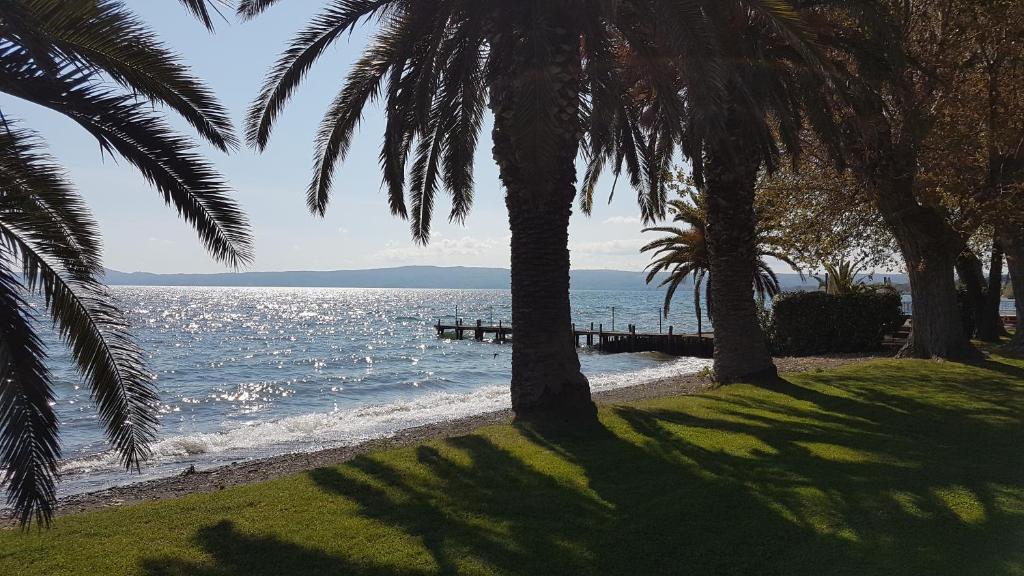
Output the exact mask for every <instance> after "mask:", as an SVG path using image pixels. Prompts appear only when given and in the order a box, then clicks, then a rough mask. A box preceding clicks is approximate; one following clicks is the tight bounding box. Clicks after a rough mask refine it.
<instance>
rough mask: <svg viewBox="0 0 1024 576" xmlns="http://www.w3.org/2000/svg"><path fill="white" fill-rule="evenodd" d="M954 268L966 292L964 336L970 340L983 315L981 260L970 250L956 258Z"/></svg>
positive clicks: (983, 295) (983, 294) (983, 289)
mask: <svg viewBox="0 0 1024 576" xmlns="http://www.w3.org/2000/svg"><path fill="white" fill-rule="evenodd" d="M955 268H956V275H957V276H959V277H960V282H961V283H963V285H964V290H965V291H966V292H967V313H968V314H969V315H970V319H969V321H966V322H965V326H964V328H965V334H964V335H965V336H967V337H968V338H970V337H972V336H974V335H975V333H976V331H977V330H978V322H979V321H980V320H981V317H982V316H983V315H984V313H985V274H984V272H983V271H982V268H981V259H979V258H978V257H977V256H976V255H975V254H974V252H972V251H971V249H970V248H966V249H965V250H964V251H963V252H961V253H960V255H959V256H957V259H956V263H955Z"/></svg>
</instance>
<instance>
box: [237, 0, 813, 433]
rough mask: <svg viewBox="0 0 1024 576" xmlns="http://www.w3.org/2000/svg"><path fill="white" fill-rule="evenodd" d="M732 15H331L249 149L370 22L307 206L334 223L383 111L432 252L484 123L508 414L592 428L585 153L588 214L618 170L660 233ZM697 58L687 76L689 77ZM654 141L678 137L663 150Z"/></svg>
mask: <svg viewBox="0 0 1024 576" xmlns="http://www.w3.org/2000/svg"><path fill="white" fill-rule="evenodd" d="M276 3H277V0H243V1H242V2H241V3H240V5H239V11H240V13H241V15H242V16H243V17H253V16H256V15H257V14H259V13H261V12H262V11H264V10H265V9H267V8H268V7H269V6H271V5H273V4H276ZM723 4H727V5H729V6H734V7H739V6H748V3H746V2H740V1H739V0H736V1H731V2H721V1H719V0H714V1H713V0H693V1H690V2H677V1H675V0H671V1H670V0H617V1H610V0H518V1H515V2H510V1H508V0H432V1H413V0H333V1H332V2H329V4H328V7H327V8H326V9H325V10H324V11H323V12H322V13H321V14H320V15H319V16H317V17H316V18H315V19H314V20H313V21H312V23H311V24H310V25H309V26H308V27H307V28H306V29H305V30H304V31H302V32H300V33H299V34H298V35H297V36H296V37H295V38H294V40H293V41H292V43H291V45H290V46H289V47H288V48H287V49H286V50H285V52H284V53H283V54H282V56H281V57H280V59H279V60H278V62H277V64H276V65H275V66H274V68H273V70H272V71H271V73H270V76H269V78H268V81H267V83H266V84H265V86H264V89H263V91H262V92H261V94H260V95H259V97H258V98H257V100H256V102H255V103H254V105H253V107H252V109H251V111H250V114H249V119H248V130H247V137H248V140H249V142H250V143H251V144H253V145H255V146H256V147H257V148H258V149H261V150H262V149H263V148H264V147H265V146H266V144H267V141H268V139H269V137H270V133H271V130H272V128H273V125H274V123H275V120H276V119H277V117H278V114H279V112H280V111H281V109H282V107H283V106H284V105H285V103H286V102H287V100H288V99H289V97H290V96H291V95H292V93H293V91H294V90H295V88H296V86H297V85H298V84H299V83H300V82H301V81H302V79H303V77H304V75H305V73H306V72H307V71H308V70H309V68H310V66H312V64H313V63H314V62H315V61H316V60H317V58H318V57H319V56H320V55H321V54H322V53H323V51H324V50H325V49H326V48H327V47H328V46H329V45H331V44H332V43H333V42H334V41H335V40H337V39H338V38H340V37H342V36H343V35H344V34H345V32H347V31H349V30H351V29H352V28H353V27H355V26H356V25H357V24H358V23H359V22H360V21H363V20H364V19H369V20H373V21H375V22H376V25H377V28H378V31H377V34H376V36H375V38H374V39H373V40H372V42H371V44H370V45H369V47H367V48H366V50H365V52H364V54H363V57H362V58H361V59H360V60H359V61H358V62H357V63H356V65H355V67H354V68H353V69H352V70H351V72H350V73H349V75H348V78H347V81H346V82H345V83H344V85H343V87H342V88H341V90H340V92H339V93H338V96H337V97H336V99H335V100H334V102H333V103H332V104H331V105H330V107H329V108H328V110H327V113H326V114H325V116H324V119H323V122H322V124H321V129H320V132H319V135H318V137H317V151H316V155H315V168H314V176H313V180H312V182H311V184H310V186H309V189H308V194H307V201H308V204H309V207H310V209H311V210H312V211H313V212H314V213H316V214H323V213H324V211H325V210H326V208H327V203H328V199H329V193H330V191H331V188H332V184H333V176H334V169H335V166H336V164H337V163H338V162H339V161H342V160H344V158H345V155H346V153H347V152H348V150H349V147H350V145H351V143H352V136H353V133H354V130H355V128H356V126H358V124H359V122H360V119H361V117H362V113H363V109H364V108H365V107H366V105H367V104H368V103H371V102H375V101H377V100H383V103H384V109H385V112H386V116H387V118H386V128H385V133H384V144H383V148H382V150H381V154H380V160H381V165H382V171H383V175H384V185H385V187H386V188H387V191H388V197H389V200H390V206H391V211H392V213H393V214H395V215H398V216H400V217H403V218H408V219H409V220H410V222H411V225H412V234H413V237H414V238H415V239H416V240H417V241H419V242H424V243H425V242H427V241H428V240H429V237H430V221H431V218H432V215H433V211H434V201H435V197H436V195H437V191H438V188H439V187H441V186H442V185H443V186H444V188H446V189H447V191H448V193H449V194H450V196H451V201H452V210H451V212H450V214H449V218H450V219H451V220H453V221H462V220H463V219H464V218H465V217H466V214H467V212H468V210H469V208H470V205H471V204H472V200H473V156H474V151H475V150H476V148H477V145H478V137H479V133H480V129H481V126H482V124H483V120H484V115H485V109H486V108H487V107H488V106H489V108H490V110H491V112H492V113H493V116H494V128H493V130H492V133H491V136H492V140H493V148H492V151H493V156H494V159H495V161H496V163H497V165H498V168H499V175H500V178H501V182H502V184H503V185H504V188H505V203H506V207H507V209H508V216H509V225H510V228H511V232H512V240H511V264H512V317H513V322H514V323H515V330H516V338H515V344H514V346H513V354H512V405H513V409H514V410H515V412H516V415H517V417H518V418H534V417H537V416H541V415H554V416H556V417H557V418H559V419H561V418H563V417H569V416H582V417H585V418H593V416H594V413H595V410H594V406H593V403H592V401H591V399H590V390H589V384H588V382H587V379H586V378H585V377H584V376H583V375H582V373H581V372H580V364H579V359H578V357H577V355H576V350H575V347H574V345H573V339H572V335H571V333H570V331H571V320H570V314H569V250H568V223H569V216H570V214H571V210H572V203H573V200H574V198H575V196H576V189H575V183H576V167H575V161H576V158H577V155H578V154H579V152H580V150H581V147H582V148H583V151H584V152H585V153H586V154H588V155H590V156H591V157H592V158H594V159H595V164H597V165H599V166H597V167H596V168H595V167H594V166H592V170H591V171H590V172H589V173H588V177H587V179H586V182H585V185H584V188H585V191H584V194H583V198H584V204H585V205H586V201H587V198H588V196H589V194H590V193H591V192H592V189H593V183H594V181H596V177H597V175H599V174H600V173H601V172H602V168H603V167H604V166H606V165H607V162H606V161H607V160H611V166H612V169H613V171H614V172H615V173H616V174H618V173H620V172H621V171H622V169H623V167H624V166H625V169H626V172H627V173H628V175H629V177H630V182H631V184H633V186H634V187H635V188H636V189H637V190H639V191H640V193H639V194H638V196H639V199H640V206H641V211H642V214H643V217H644V219H645V220H646V221H648V222H651V221H653V220H654V219H657V218H660V217H662V216H663V215H664V209H665V208H664V206H665V200H666V198H665V196H666V192H665V187H664V184H663V179H662V178H661V174H662V172H663V169H664V168H665V161H664V159H663V156H662V155H661V154H659V152H661V151H662V150H664V149H665V148H666V147H667V145H668V144H670V143H672V142H678V140H679V139H680V138H679V137H680V136H681V133H682V127H683V126H684V120H685V115H684V113H683V112H684V109H685V99H686V97H691V96H692V95H700V96H701V97H703V98H706V99H708V100H709V101H715V100H716V99H719V98H720V96H721V95H722V94H723V93H724V85H723V84H722V83H721V82H719V81H717V80H716V76H717V74H718V71H719V70H720V69H721V67H720V66H718V65H717V63H718V62H719V60H720V58H719V54H718V51H717V49H716V46H717V45H718V43H719V40H718V39H717V38H718V30H719V28H720V26H721V24H722V22H721V21H720V19H718V17H717V16H715V14H717V13H718V12H720V10H721V9H720V8H719V7H720V6H721V5H723ZM754 4H756V7H754V8H750V10H752V11H756V12H757V13H758V14H759V18H760V19H761V21H762V22H765V23H766V25H768V24H769V23H770V24H771V25H772V26H774V27H775V29H778V30H783V31H789V32H792V31H793V29H794V26H793V23H792V22H791V21H790V19H789V18H788V15H789V13H788V11H787V10H786V9H785V8H784V7H783V3H781V2H770V3H761V2H757V3H754ZM655 23H656V24H657V25H656V26H655ZM684 56H685V57H686V58H685V59H686V62H688V65H687V66H685V67H680V66H679V65H678V63H679V62H680V61H682V60H683V57H684ZM637 70H642V72H641V75H642V76H643V77H644V78H645V81H646V82H647V83H648V84H649V85H650V86H653V87H655V88H658V89H659V90H656V91H655V92H654V93H653V96H652V97H651V98H652V99H653V100H654V103H655V105H656V106H657V107H658V109H659V112H658V113H657V114H656V115H654V116H652V117H649V118H640V117H638V116H636V115H635V114H634V113H633V111H634V107H633V104H632V102H633V100H634V98H635V96H636V94H635V92H634V91H633V89H632V86H633V79H634V77H635V76H637ZM680 79H682V80H683V81H686V82H685V83H686V85H687V86H689V87H690V88H691V90H690V91H689V92H687V94H682V93H680V92H679V91H678V90H677V89H676V88H677V87H678V85H679V82H680ZM661 88H664V89H661ZM657 131H661V132H668V133H669V134H670V135H671V137H669V138H665V139H660V140H659V139H658V138H656V137H653V136H654V135H655V134H656V133H657ZM659 142H660V143H661V144H659ZM410 156H412V158H411V166H410V165H409V163H410ZM407 171H408V172H410V173H411V177H410V178H409V182H407V181H406V173H407ZM407 184H408V186H407ZM407 189H408V196H409V200H410V202H409V204H410V205H408V206H407V204H406V198H405V194H406V190H407Z"/></svg>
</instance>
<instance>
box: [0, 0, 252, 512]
mask: <svg viewBox="0 0 1024 576" xmlns="http://www.w3.org/2000/svg"><path fill="white" fill-rule="evenodd" d="M193 6H196V7H197V6H198V4H193ZM0 93H2V94H6V95H8V96H11V97H14V98H19V99H22V100H25V101H27V102H31V103H34V104H37V105H40V106H43V107H45V108H49V109H51V110H53V111H55V112H57V113H60V114H63V115H65V116H67V117H68V118H70V119H71V120H72V121H74V122H75V123H77V124H78V125H79V126H81V127H82V128H83V129H85V130H86V131H87V132H88V133H89V134H91V135H92V136H94V137H95V138H96V139H97V141H98V143H99V146H100V149H101V151H102V152H104V153H109V154H112V155H116V156H120V157H121V158H123V159H125V160H127V162H128V163H129V164H132V165H134V166H135V167H136V168H138V169H139V171H140V172H141V173H142V175H143V176H144V177H145V178H146V179H147V180H148V181H149V182H150V183H151V184H152V185H153V186H154V187H155V188H156V189H157V191H158V192H159V193H160V195H161V197H162V198H163V199H164V201H165V202H167V203H168V204H169V205H171V206H173V207H174V209H175V210H176V211H177V212H178V214H179V215H181V216H182V217H183V218H184V219H185V220H187V221H188V222H190V223H191V224H192V225H193V227H194V228H195V229H196V231H197V233H198V234H199V237H200V238H201V239H202V241H203V242H204V243H205V245H206V247H207V248H208V249H209V251H210V252H211V253H212V254H213V255H214V256H215V257H216V258H218V259H220V260H223V261H225V262H227V263H228V264H231V265H238V264H241V263H244V262H247V261H248V260H249V258H250V239H249V236H248V227H247V224H246V221H245V218H244V216H243V215H242V213H241V211H240V210H239V208H238V207H237V205H235V203H234V202H233V201H232V200H231V199H230V197H229V196H228V188H227V185H226V184H225V182H224V181H223V179H222V178H221V177H220V175H219V174H218V173H217V172H216V171H215V170H214V169H213V167H212V166H210V165H209V164H208V163H207V162H206V161H205V160H204V159H203V158H202V157H201V156H200V155H199V154H198V153H197V152H196V151H195V147H196V146H195V144H194V143H193V142H192V141H191V140H190V139H188V138H187V137H185V136H182V135H181V134H179V133H177V132H176V131H174V130H172V129H171V127H170V126H169V125H168V124H167V123H165V121H164V120H163V119H162V117H161V116H160V115H158V114H156V113H155V112H154V111H153V108H154V107H155V106H158V105H163V106H166V107H167V108H170V109H171V110H173V111H174V112H176V113H177V114H178V115H180V116H181V117H182V118H184V119H185V120H186V121H187V122H188V123H189V124H191V125H192V126H193V127H194V128H195V130H196V131H197V132H198V133H199V134H200V135H201V136H202V137H203V138H204V139H205V140H207V141H208V142H209V143H210V144H212V145H213V146H215V147H216V148H219V149H221V150H230V149H232V148H233V147H235V145H236V139H235V137H234V135H233V134H232V129H231V122H230V119H229V116H228V114H227V111H226V110H225V109H224V108H223V107H222V106H221V105H220V104H219V103H218V102H217V100H216V99H215V98H214V96H213V94H212V93H211V92H210V91H209V90H208V89H207V88H206V87H205V86H204V85H203V84H202V83H201V82H199V80H197V79H196V78H194V77H193V76H192V75H191V74H190V73H189V71H188V69H187V68H186V67H185V66H184V65H183V64H182V62H181V60H180V58H178V57H177V56H176V55H175V54H174V53H173V52H171V51H170V50H169V49H168V48H166V47H165V46H164V45H163V44H161V43H160V42H159V40H158V39H157V38H156V36H155V34H154V33H153V32H152V30H150V29H149V28H148V27H146V25H145V24H143V23H142V22H140V21H139V20H138V19H137V18H136V17H135V16H134V15H133V14H132V12H131V11H130V10H129V9H128V8H127V7H126V6H125V5H124V3H123V2H120V1H115V0H82V1H76V2H69V1H65V0H0ZM100 245H101V242H100V237H99V231H98V230H97V227H96V224H95V222H94V221H93V219H92V216H91V215H90V213H89V211H88V209H87V207H86V205H85V204H84V202H83V201H82V199H81V197H80V196H79V195H78V193H77V192H76V191H75V190H74V189H73V188H72V186H71V184H70V183H69V182H68V181H67V179H66V178H65V176H64V174H63V171H62V170H61V168H60V167H59V166H58V165H57V164H56V162H55V161H54V160H53V159H52V158H50V157H49V156H48V155H47V154H46V152H45V144H44V142H43V141H42V139H41V138H40V137H39V136H38V135H37V134H36V133H35V132H33V131H32V130H31V129H29V128H27V127H23V126H21V125H20V124H19V123H18V122H17V121H16V120H15V119H13V118H10V117H8V116H6V115H4V114H3V113H2V112H0V469H2V470H4V473H3V478H2V484H3V485H4V486H5V487H6V488H7V502H8V504H9V505H10V506H11V507H13V508H14V510H15V512H16V513H17V515H18V517H19V518H20V520H21V521H22V522H23V523H26V522H30V521H32V520H37V521H43V522H46V521H48V520H49V518H50V515H51V514H52V511H53V504H54V493H55V492H54V482H55V480H56V476H57V461H58V459H59V457H60V444H59V442H58V422H57V419H56V416H55V415H54V411H53V407H52V404H53V391H52V387H51V375H50V372H49V371H48V370H47V364H46V350H45V349H44V348H43V345H42V343H41V341H40V339H39V336H38V334H37V333H36V327H37V323H36V322H37V321H39V320H42V319H43V318H42V317H41V316H43V315H42V314H40V313H39V312H37V310H36V307H35V306H34V305H33V304H30V303H29V301H28V297H27V296H26V294H25V293H26V292H27V293H30V294H33V295H36V296H38V297H39V301H41V302H42V304H43V305H44V308H45V315H46V316H48V317H49V320H51V321H52V323H53V325H54V326H55V327H56V330H57V332H58V334H59V335H60V337H61V338H62V339H63V341H64V343H65V344H66V345H67V346H68V347H69V348H70V351H71V355H72V357H73V359H74V361H75V364H76V365H77V367H78V369H79V371H80V372H81V374H82V376H83V378H84V379H85V381H86V382H87V384H88V386H89V387H90V389H91V392H92V397H93V400H94V401H95V404H96V409H97V411H98V413H99V417H100V422H101V423H102V424H103V426H104V428H105V430H106V434H107V438H108V440H109V441H110V442H111V444H113V446H114V448H115V449H116V450H117V452H118V453H119V454H120V457H121V461H122V463H123V464H124V465H125V467H126V468H129V469H131V468H136V467H137V466H138V465H139V462H140V461H141V460H143V459H144V458H145V457H146V456H147V455H148V453H149V449H148V443H149V441H150V440H151V439H152V438H153V434H154V428H155V426H156V415H155V401H156V394H155V391H154V388H153V382H152V376H151V375H150V374H149V373H148V372H147V371H146V370H145V367H144V362H143V353H142V351H141V350H140V349H139V348H138V347H137V346H136V344H135V343H134V341H133V340H132V339H131V337H130V335H129V334H128V331H127V328H128V326H127V322H126V319H125V318H124V315H123V314H122V313H121V311H120V310H118V308H117V307H116V306H115V304H114V302H113V299H112V298H111V296H110V295H109V294H108V293H107V292H106V290H105V288H104V287H103V285H102V284H101V282H100V278H101V277H102V273H103V266H102V261H101V249H100Z"/></svg>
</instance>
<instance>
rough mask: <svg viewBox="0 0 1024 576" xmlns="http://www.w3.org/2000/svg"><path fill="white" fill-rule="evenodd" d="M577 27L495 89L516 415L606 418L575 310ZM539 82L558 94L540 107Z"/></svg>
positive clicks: (525, 53)
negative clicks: (572, 234)
mask: <svg viewBox="0 0 1024 576" xmlns="http://www.w3.org/2000/svg"><path fill="white" fill-rule="evenodd" d="M571 28H572V27H571V26H565V27H564V28H562V29H560V32H561V37H560V38H557V39H556V41H554V42H552V43H553V44H554V49H553V50H552V51H547V52H545V54H543V55H540V54H531V53H530V51H529V50H528V49H526V48H524V49H523V50H521V51H519V52H518V53H517V54H518V55H517V57H516V59H515V61H514V62H512V63H510V64H511V67H510V68H511V69H510V70H509V74H508V77H509V81H508V82H506V83H496V84H495V85H494V86H493V89H492V93H491V106H492V108H493V110H494V114H495V123H494V130H493V139H494V148H493V154H494V159H495V161H496V162H497V164H498V169H499V174H500V177H501V181H502V184H503V185H504V187H505V204H506V206H507V208H508V216H509V226H510V228H511V232H512V246H511V248H512V322H513V325H514V329H515V334H514V336H513V341H512V387H511V388H512V390H511V392H512V409H513V411H514V412H515V415H516V419H517V420H542V421H545V422H551V421H568V420H572V421H579V420H580V419H587V420H593V419H595V418H596V414H597V411H596V408H595V406H594V403H593V402H592V401H591V398H590V385H589V383H588V381H587V378H586V377H585V376H584V375H583V374H582V373H581V372H580V361H579V357H578V356H577V354H576V344H575V339H574V335H573V333H572V320H571V317H570V308H569V248H568V243H569V216H570V214H571V212H572V202H573V199H574V198H575V195H576V167H575V162H576V155H577V153H578V151H579V145H580V132H581V130H580V126H579V120H578V118H579V110H578V106H579V90H580V74H581V70H580V59H579V40H578V34H577V35H575V36H574V34H573V33H572V32H571ZM557 33H559V32H553V34H557ZM552 70H555V71H554V72H552ZM537 82H549V84H547V85H546V88H548V89H550V90H551V91H550V92H549V97H548V98H547V99H546V101H545V102H544V105H543V106H541V107H538V106H537V105H536V103H535V102H532V103H531V102H530V101H529V99H530V96H531V95H533V96H535V95H536V90H535V89H536V86H531V84H535V83H537ZM531 90H532V93H531ZM537 108H544V109H545V110H540V111H539V113H538V111H537ZM531 114H532V116H531Z"/></svg>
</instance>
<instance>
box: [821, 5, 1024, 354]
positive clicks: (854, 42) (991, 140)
mask: <svg viewBox="0 0 1024 576" xmlns="http://www.w3.org/2000/svg"><path fill="white" fill-rule="evenodd" d="M1020 12H1021V9H1020V6H1019V3H1015V2H1006V1H1003V0H994V1H991V2H965V1H961V0H943V1H941V2H915V1H895V0H893V1H890V0H884V1H880V2H873V3H869V4H867V5H862V4H859V3H851V4H847V5H844V7H843V8H833V11H832V15H833V17H834V18H835V21H836V22H838V23H839V24H838V25H837V26H836V27H835V29H834V30H835V32H834V34H833V35H831V36H830V37H828V38H825V39H823V41H824V43H825V44H827V45H829V46H831V47H832V48H833V50H832V51H831V54H832V56H833V58H832V60H833V62H834V64H835V67H836V68H837V69H838V70H840V71H841V72H840V73H841V75H842V76H843V77H844V78H846V81H845V86H846V87H847V89H846V90H845V91H844V92H845V93H844V94H843V95H842V97H841V98H842V100H843V101H844V102H846V103H847V104H848V105H847V106H844V107H842V108H841V109H842V110H844V115H843V124H844V127H845V128H844V132H843V134H844V144H845V149H846V151H847V159H848V164H849V167H850V169H851V172H852V174H853V175H854V176H855V177H856V179H857V181H858V182H859V183H860V185H861V186H862V187H863V189H864V192H865V193H866V194H867V195H868V197H870V198H871V199H872V201H873V202H874V203H875V205H876V206H877V207H878V209H879V212H880V213H881V215H882V217H883V219H884V220H885V222H886V225H887V227H888V228H889V230H890V232H891V233H892V235H893V237H894V238H895V240H896V243H897V245H898V247H899V250H900V254H901V256H902V257H903V260H904V263H905V268H906V271H907V273H908V275H909V277H910V283H911V291H912V296H913V304H914V307H913V332H912V334H911V336H910V339H909V341H908V343H907V346H906V347H905V348H904V350H903V351H902V353H903V354H904V355H911V356H919V357H944V358H976V357H978V352H977V350H975V349H974V348H973V347H972V346H971V345H970V343H969V341H968V339H967V335H966V334H965V333H964V331H963V329H962V323H961V319H960V314H959V311H958V307H957V302H956V286H955V283H954V276H953V269H954V265H955V262H956V259H957V258H958V257H959V256H960V254H961V253H962V252H963V250H964V248H965V246H966V244H967V241H968V239H969V238H970V237H971V236H973V235H974V234H975V233H976V232H977V230H978V229H979V227H980V226H981V225H982V224H983V223H984V221H985V215H986V214H991V213H992V210H993V205H994V204H993V202H994V199H995V196H997V191H998V190H999V189H1000V185H999V184H998V182H997V180H999V178H1000V177H999V174H1000V173H1001V171H1002V169H1001V166H1002V164H1003V161H1004V158H1003V157H1002V156H1001V154H1002V153H1003V152H1006V151H1008V150H1009V148H1012V147H1013V146H1012V144H1011V145H1010V147H1009V148H1007V147H1005V144H1009V143H1010V142H1007V141H1003V144H1000V145H997V144H995V143H996V142H999V141H1000V140H1001V138H1002V136H1000V135H999V134H998V133H999V132H1002V131H1003V130H1002V129H1001V128H1000V124H1001V123H1002V122H1004V121H1005V120H1006V117H1004V116H1003V113H1002V112H1000V110H1001V109H1002V108H1003V106H1004V102H1003V100H1002V96H1001V95H1000V93H999V92H1000V91H999V90H995V91H992V90H991V89H990V88H991V85H990V81H991V80H992V78H998V77H999V76H1000V75H1001V74H1002V72H998V73H997V74H996V75H995V76H992V73H993V72H997V71H1005V70H1006V68H1004V67H1003V64H1002V63H1000V64H998V65H997V67H996V68H995V69H991V70H987V71H986V70H985V69H986V68H989V65H988V64H985V62H989V63H992V62H1004V63H1005V62H1006V60H1003V59H1002V58H1003V56H1000V57H999V58H996V59H995V60H992V59H991V58H990V57H991V56H992V54H989V55H986V52H987V51H989V50H994V52H993V54H1002V55H1004V56H1005V55H1006V54H1008V53H1010V52H1013V51H1019V44H1020V43H1019V42H1017V43H1015V42H1013V41H1011V40H1010V39H1011V38H1013V37H1014V35H1015V34H1016V35H1017V36H1019V34H1020V31H1021V30H1024V29H1022V28H1020V23H1021V19H1020ZM1011 30H1013V31H1011ZM997 36H998V38H997ZM982 79H984V80H982ZM996 84H997V85H1007V82H1006V79H1005V78H1004V79H1001V80H998V81H997V82H996ZM982 94H985V96H981V95H982ZM979 144H981V146H979ZM986 147H987V148H988V150H987V152H989V153H979V149H980V150H985V148H986ZM1000 150H1002V152H1000Z"/></svg>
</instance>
